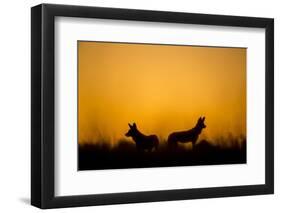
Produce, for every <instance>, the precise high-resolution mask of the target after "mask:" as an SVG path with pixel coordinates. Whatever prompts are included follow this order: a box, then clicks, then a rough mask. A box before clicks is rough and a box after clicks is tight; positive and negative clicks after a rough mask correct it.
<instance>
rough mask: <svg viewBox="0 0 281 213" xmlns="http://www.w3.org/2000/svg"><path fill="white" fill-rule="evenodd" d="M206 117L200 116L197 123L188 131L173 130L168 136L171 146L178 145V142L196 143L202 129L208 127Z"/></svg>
mask: <svg viewBox="0 0 281 213" xmlns="http://www.w3.org/2000/svg"><path fill="white" fill-rule="evenodd" d="M204 121H205V117H203V118H201V117H200V118H199V119H198V121H197V123H196V125H195V126H194V127H193V128H192V129H190V130H187V131H180V132H173V133H171V134H170V135H169V136H168V145H169V147H176V146H177V143H178V142H179V143H189V142H191V143H192V145H194V144H195V143H196V141H197V139H198V137H199V135H200V134H201V132H202V130H203V129H204V128H206V125H205V124H204Z"/></svg>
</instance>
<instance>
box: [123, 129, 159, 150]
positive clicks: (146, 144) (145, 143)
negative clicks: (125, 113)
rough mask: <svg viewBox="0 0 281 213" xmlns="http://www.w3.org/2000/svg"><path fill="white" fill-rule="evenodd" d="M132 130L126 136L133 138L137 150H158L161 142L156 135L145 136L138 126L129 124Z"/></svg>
mask: <svg viewBox="0 0 281 213" xmlns="http://www.w3.org/2000/svg"><path fill="white" fill-rule="evenodd" d="M128 125H129V127H130V129H129V131H128V132H127V133H126V134H125V135H126V136H127V137H132V138H133V140H134V142H135V143H136V148H137V150H138V151H144V150H148V151H151V150H152V149H153V148H154V149H155V150H156V149H157V148H158V145H159V140H158V137H157V136H156V135H144V134H142V133H141V132H140V131H139V130H138V129H137V125H136V124H135V123H133V125H131V124H128Z"/></svg>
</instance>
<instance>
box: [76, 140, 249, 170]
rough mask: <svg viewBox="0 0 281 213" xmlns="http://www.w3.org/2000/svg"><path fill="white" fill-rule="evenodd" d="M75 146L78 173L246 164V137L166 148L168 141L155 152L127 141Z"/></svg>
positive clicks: (202, 141) (200, 141)
mask: <svg viewBox="0 0 281 213" xmlns="http://www.w3.org/2000/svg"><path fill="white" fill-rule="evenodd" d="M82 144H83V145H81V144H79V146H78V170H101V169H125V168H149V167H171V166H194V165H219V164H243V163H246V138H245V137H239V138H238V137H237V138H234V137H231V136H229V137H228V138H218V139H216V140H215V141H207V140H199V141H198V142H197V143H196V144H195V145H194V146H193V147H192V146H187V145H182V144H180V145H179V146H178V147H177V148H176V149H173V150H171V149H169V147H168V144H167V141H164V140H160V144H159V147H158V149H157V150H155V151H152V152H148V151H142V152H141V151H137V149H136V144H135V143H134V142H133V141H131V140H127V139H122V140H119V141H118V142H117V145H115V146H110V143H108V142H107V141H106V140H104V141H102V143H93V142H92V141H84V142H83V143H82Z"/></svg>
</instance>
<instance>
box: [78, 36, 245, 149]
mask: <svg viewBox="0 0 281 213" xmlns="http://www.w3.org/2000/svg"><path fill="white" fill-rule="evenodd" d="M78 91H79V92H78V134H79V139H78V140H79V144H83V143H85V142H89V141H91V142H93V143H102V142H104V141H107V142H109V143H111V144H112V145H114V143H116V142H117V141H118V140H120V139H123V138H125V133H126V132H127V131H128V128H129V127H128V123H129V122H131V123H132V122H135V123H136V124H137V126H138V129H139V130H140V131H141V132H143V133H144V134H156V135H158V136H159V138H160V139H161V140H160V141H163V140H166V138H167V136H168V135H169V133H171V132H174V131H179V130H188V129H190V128H192V127H194V125H195V123H196V121H197V119H198V118H199V117H200V116H205V117H206V120H205V124H206V126H207V127H206V128H205V129H204V130H203V131H202V134H201V135H200V138H207V139H210V140H212V139H215V138H218V137H228V135H230V134H231V135H233V136H241V135H243V136H246V49H245V48H220V47H199V46H176V45H151V44H129V43H110V42H84V41H79V42H78Z"/></svg>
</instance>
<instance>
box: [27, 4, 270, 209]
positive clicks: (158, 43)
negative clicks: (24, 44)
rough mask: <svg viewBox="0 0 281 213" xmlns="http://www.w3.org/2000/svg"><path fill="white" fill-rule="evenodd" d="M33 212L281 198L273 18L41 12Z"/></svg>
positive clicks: (36, 13) (75, 9) (73, 9)
mask: <svg viewBox="0 0 281 213" xmlns="http://www.w3.org/2000/svg"><path fill="white" fill-rule="evenodd" d="M31 41H32V42H31V43H32V44H31V52H32V54H31V58H32V63H31V78H32V79H31V84H32V85H31V90H32V91H31V96H32V98H31V99H32V100H31V107H32V113H31V114H32V115H31V121H32V122H31V123H32V126H31V128H32V137H31V148H32V150H31V203H32V205H34V206H37V207H39V208H59V207H75V206H89V205H105V204H121V203H136V202H153V201H169V200H182V199H196V198H214V197H226V196H245V195H259V194H272V193H273V191H274V155H273V154H274V152H273V145H274V20H273V19H271V18H256V17H239V16H223V15H209V14H193V13H178V12H166V11H148V10H131V9H117V8H102V7H86V6H67V5H51V4H42V5H38V6H35V7H33V8H32V9H31Z"/></svg>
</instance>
